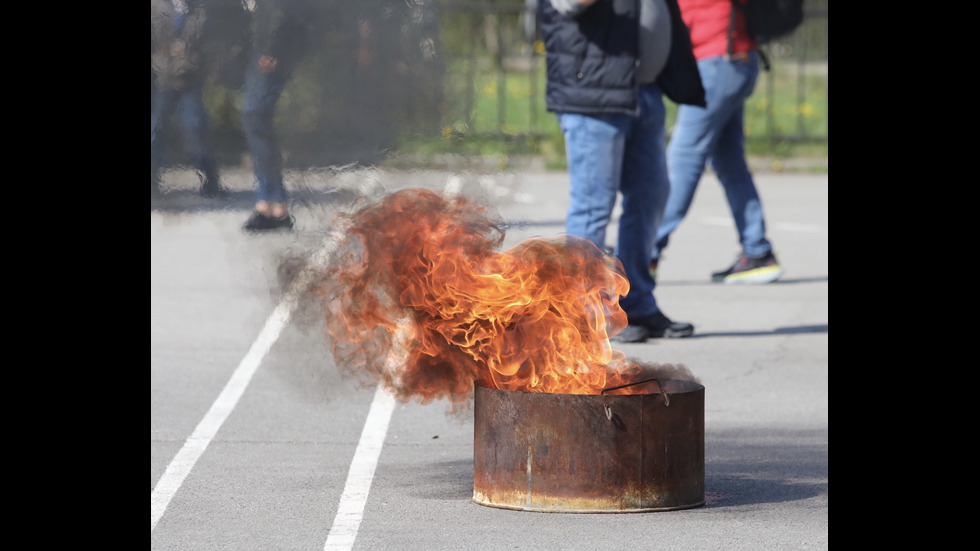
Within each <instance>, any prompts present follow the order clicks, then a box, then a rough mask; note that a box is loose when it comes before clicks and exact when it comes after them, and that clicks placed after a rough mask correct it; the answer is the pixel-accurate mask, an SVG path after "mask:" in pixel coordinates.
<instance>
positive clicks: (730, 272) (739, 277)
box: [711, 251, 783, 285]
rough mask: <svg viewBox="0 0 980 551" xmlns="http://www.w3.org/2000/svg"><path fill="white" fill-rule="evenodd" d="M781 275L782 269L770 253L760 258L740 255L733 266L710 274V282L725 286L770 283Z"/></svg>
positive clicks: (774, 256)
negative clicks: (724, 284)
mask: <svg viewBox="0 0 980 551" xmlns="http://www.w3.org/2000/svg"><path fill="white" fill-rule="evenodd" d="M782 275H783V268H782V266H780V265H779V261H777V260H776V255H774V254H772V251H769V252H768V253H766V255H765V256H763V257H762V258H752V257H749V256H745V255H744V254H740V255H739V256H738V259H737V260H736V261H735V264H732V266H731V267H730V268H728V269H727V270H723V271H720V272H715V273H713V274H711V281H715V282H719V283H726V284H748V285H753V284H760V283H772V282H773V281H776V280H777V279H779V278H780V277H781V276H782Z"/></svg>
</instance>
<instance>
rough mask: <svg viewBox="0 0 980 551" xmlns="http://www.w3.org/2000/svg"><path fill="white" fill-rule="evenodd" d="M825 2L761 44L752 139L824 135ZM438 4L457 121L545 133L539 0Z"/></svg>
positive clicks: (478, 128) (479, 127)
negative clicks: (789, 30) (762, 64)
mask: <svg viewBox="0 0 980 551" xmlns="http://www.w3.org/2000/svg"><path fill="white" fill-rule="evenodd" d="M827 3H828V0H808V1H807V2H806V3H805V4H804V10H805V14H804V22H803V25H802V26H801V27H800V28H799V29H797V31H796V32H794V34H793V35H791V36H789V37H787V38H786V39H782V40H779V41H776V42H773V43H770V44H768V45H766V46H765V47H764V49H765V51H766V53H767V54H768V57H769V59H770V61H771V63H772V67H771V70H769V71H766V72H763V73H762V75H761V77H760V80H759V83H758V85H757V87H756V92H755V94H754V95H753V97H752V99H751V100H750V102H749V106H748V107H749V108H748V109H747V113H746V119H747V124H746V126H747V129H748V131H749V135H748V139H750V140H756V139H765V140H770V141H787V142H823V143H825V142H826V141H827V122H826V121H827V107H828V104H827ZM436 9H437V10H438V13H439V21H440V26H441V27H442V28H443V40H442V55H443V57H444V63H445V64H446V66H447V67H448V68H449V75H450V79H449V81H448V82H447V86H448V91H447V98H448V101H449V102H450V105H452V109H453V112H454V113H456V114H457V116H458V117H459V120H458V121H457V122H456V124H457V125H458V126H459V127H461V128H462V129H464V130H465V131H466V133H467V134H468V135H481V134H491V135H493V134H506V135H512V136H521V135H528V136H535V135H540V134H543V133H547V132H548V125H550V124H552V119H553V117H550V116H548V117H546V116H544V113H545V111H544V107H543V103H544V73H543V70H542V69H543V64H544V51H543V46H542V45H541V43H540V32H539V28H538V24H537V20H536V9H537V8H536V0H524V1H523V3H521V2H520V1H519V0H511V1H507V0H503V1H467V0H441V1H439V2H437V3H436ZM447 29H452V30H451V31H448V32H447ZM454 31H455V32H454ZM515 88H517V89H518V90H519V91H518V92H516V93H515ZM490 93H492V94H493V95H494V97H493V98H492V100H490V101H488V99H489V98H486V97H482V98H481V94H482V95H484V96H485V95H487V94H490ZM481 99H482V101H481ZM481 106H482V107H483V111H482V112H481V111H480V107H481ZM488 108H490V109H492V114H491V113H488V112H487V109H488ZM788 114H794V115H795V116H787V115H788ZM787 120H792V121H793V123H792V124H787V123H786V121H787Z"/></svg>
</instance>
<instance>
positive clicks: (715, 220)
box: [701, 216, 827, 233]
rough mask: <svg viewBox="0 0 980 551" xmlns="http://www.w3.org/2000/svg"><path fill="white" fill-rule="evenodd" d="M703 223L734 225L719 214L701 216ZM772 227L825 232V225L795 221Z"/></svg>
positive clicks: (796, 230)
mask: <svg viewBox="0 0 980 551" xmlns="http://www.w3.org/2000/svg"><path fill="white" fill-rule="evenodd" d="M701 222H702V223H703V224H707V225H709V226H734V225H735V222H733V221H732V219H731V218H723V217H721V216H705V217H702V218H701ZM771 226H772V228H773V229H776V230H780V231H790V232H800V233H825V232H826V231H827V226H821V225H818V224H799V223H795V222H776V223H774V224H771Z"/></svg>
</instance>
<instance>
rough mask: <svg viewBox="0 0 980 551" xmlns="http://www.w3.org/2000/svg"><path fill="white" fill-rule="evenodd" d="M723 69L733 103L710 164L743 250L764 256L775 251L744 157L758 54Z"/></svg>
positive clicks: (727, 97)
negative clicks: (748, 106) (748, 105)
mask: <svg viewBox="0 0 980 551" xmlns="http://www.w3.org/2000/svg"><path fill="white" fill-rule="evenodd" d="M724 72H725V79H726V82H727V85H726V89H728V90H730V91H731V93H730V94H728V95H727V96H726V97H725V98H724V100H723V101H724V102H725V103H726V104H727V105H729V106H730V109H729V111H730V112H728V113H727V115H728V116H727V119H726V121H725V125H724V127H723V128H722V129H721V131H720V133H719V137H718V144H717V146H716V148H715V151H714V155H713V156H712V160H711V165H712V168H713V169H714V171H715V174H717V176H718V180H719V181H721V185H722V187H723V188H724V189H725V197H726V198H727V199H728V207H729V209H730V210H731V212H732V219H733V220H734V222H735V229H736V231H737V232H738V238H739V244H740V245H741V248H742V253H743V254H745V255H746V256H749V257H752V258H761V257H763V256H765V255H767V254H768V253H770V252H771V251H772V244H771V243H770V242H769V240H768V239H767V238H766V221H765V216H764V213H763V209H762V200H761V199H760V197H759V193H758V190H757V189H756V187H755V182H754V180H753V178H752V173H751V172H750V171H749V166H748V163H747V162H746V158H745V130H744V114H745V102H746V100H747V99H748V97H749V96H750V95H751V94H752V90H753V89H754V88H755V82H756V79H757V78H758V74H759V63H758V57H757V54H754V53H753V54H752V55H750V57H749V60H748V61H747V62H746V61H733V62H726V63H725V64H724Z"/></svg>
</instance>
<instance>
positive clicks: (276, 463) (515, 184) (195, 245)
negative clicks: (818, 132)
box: [150, 167, 829, 551]
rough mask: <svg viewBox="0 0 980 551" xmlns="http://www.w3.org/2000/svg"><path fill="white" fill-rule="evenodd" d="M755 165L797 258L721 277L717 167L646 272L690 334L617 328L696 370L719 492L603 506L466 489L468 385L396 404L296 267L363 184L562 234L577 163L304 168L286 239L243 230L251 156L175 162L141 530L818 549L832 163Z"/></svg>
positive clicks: (314, 545) (251, 539) (464, 545)
mask: <svg viewBox="0 0 980 551" xmlns="http://www.w3.org/2000/svg"><path fill="white" fill-rule="evenodd" d="M756 180H757V184H758V187H759V190H760V194H761V196H762V199H763V204H764V207H765V209H766V215H767V223H768V232H769V237H770V239H771V241H772V242H773V243H774V246H775V252H776V254H777V256H778V258H779V260H780V262H781V263H782V265H783V267H784V268H785V274H784V275H783V277H782V278H781V279H780V280H779V281H778V282H775V283H772V284H768V285H755V286H736V285H723V284H717V283H712V282H711V281H710V273H711V272H712V271H716V270H719V269H721V268H724V267H726V266H727V265H728V264H730V263H731V262H732V261H733V260H734V258H735V255H736V254H737V252H738V244H737V238H736V234H735V230H734V227H733V224H732V221H731V215H730V213H729V212H728V207H727V204H726V203H725V200H724V195H723V193H722V190H721V187H720V185H719V184H718V182H717V180H716V179H715V178H714V176H713V175H712V174H710V173H709V174H707V175H706V176H705V177H704V178H703V179H702V182H701V185H700V188H699V190H698V192H697V196H696V197H695V202H694V205H693V207H692V209H691V212H690V213H689V215H688V218H687V219H686V220H685V221H684V222H683V223H682V225H681V226H680V227H679V229H678V230H677V231H676V233H675V234H674V236H673V238H672V241H671V243H670V246H669V247H668V248H667V249H666V251H665V253H664V256H663V258H662V260H661V263H660V266H659V272H658V287H657V291H656V293H657V299H658V301H659V303H660V305H661V308H662V309H663V311H664V312H665V313H666V314H667V315H668V316H670V317H671V318H674V319H676V320H684V321H690V322H692V323H693V324H694V326H695V333H694V335H693V336H692V337H690V338H685V339H654V340H650V341H647V342H646V343H638V344H619V343H617V344H615V345H614V346H615V347H616V348H618V349H620V350H622V351H623V352H624V353H625V354H626V355H627V356H630V357H633V358H637V359H639V360H642V361H645V362H654V363H671V364H682V365H684V366H686V367H687V368H688V369H689V370H690V371H691V372H692V373H694V374H695V375H696V376H697V378H698V379H699V380H700V382H701V384H703V385H704V387H705V406H704V425H705V426H704V433H705V444H704V448H705V458H704V462H705V465H704V467H705V504H704V505H703V506H700V507H695V508H688V509H682V510H676V511H656V512H644V513H597V514H592V513H566V512H544V513H541V512H530V511H520V510H509V509H502V508H496V507H488V506H485V505H480V504H477V503H474V502H473V489H474V488H473V468H474V461H473V444H474V438H473V434H474V433H473V431H474V420H473V410H472V407H471V406H472V402H470V403H467V404H463V407H462V408H460V409H458V410H457V411H450V410H449V408H448V407H447V406H448V404H446V403H444V402H441V401H438V402H433V403H428V404H421V403H417V402H407V403H403V402H397V401H393V400H391V399H390V397H388V396H387V395H386V394H384V393H383V392H380V393H379V392H377V391H376V390H377V389H376V388H375V387H374V386H373V384H372V383H370V382H368V383H367V384H364V382H363V381H359V380H356V379H354V378H351V377H350V376H348V375H346V374H345V373H344V372H343V371H342V370H341V369H339V368H340V367H343V365H344V362H345V359H344V358H335V357H333V355H332V353H331V351H330V349H329V347H328V345H327V342H326V340H325V338H324V334H323V331H324V329H323V312H322V311H321V309H320V306H319V304H318V303H316V301H313V300H310V299H309V296H308V295H305V294H304V293H297V292H295V289H296V287H297V286H295V285H294V283H295V282H296V281H297V278H298V276H297V274H298V273H299V272H297V270H296V269H295V267H296V266H297V265H298V262H300V261H309V260H310V259H315V258H317V255H318V254H321V253H323V252H324V251H329V250H331V248H332V247H333V246H335V243H336V239H337V235H335V234H334V233H333V232H332V230H333V228H332V226H331V220H332V218H333V216H334V215H335V214H336V213H337V212H340V211H343V210H345V209H349V208H350V207H351V205H352V204H355V203H354V201H356V200H357V198H358V197H362V196H367V197H373V198H378V197H382V196H384V195H386V194H389V193H393V192H395V191H397V190H400V189H405V188H414V187H421V188H427V189H432V190H436V191H439V192H446V193H459V194H463V195H466V196H469V197H472V198H474V199H476V200H478V201H481V202H484V203H486V204H487V205H489V206H490V207H491V208H492V209H494V210H495V211H496V212H497V213H498V214H499V215H500V217H501V218H502V219H503V220H504V221H505V222H506V228H507V234H506V237H505V241H504V244H503V247H505V248H506V247H510V246H512V245H515V244H518V243H521V242H522V241H524V240H526V239H528V238H531V237H537V236H556V235H558V234H560V233H561V232H562V231H563V229H564V218H565V209H566V207H567V201H568V176H567V174H566V173H564V172H549V171H544V170H538V169H533V168H528V169H504V170H496V171H495V170H473V171H467V170H432V171H421V170H382V169H377V168H363V167H361V168H358V167H347V168H337V169H323V170H307V171H290V172H288V173H287V177H286V181H287V186H289V188H290V192H291V193H292V201H293V207H292V212H293V214H294V215H295V217H296V225H295V228H294V231H293V232H290V233H283V234H275V235H246V234H244V233H243V232H242V231H241V229H240V228H241V225H242V224H243V223H244V222H245V220H246V218H247V217H248V214H249V211H250V209H251V205H252V199H253V195H252V190H251V178H250V175H249V172H248V171H247V169H245V168H243V169H241V170H228V171H226V173H225V184H226V185H227V186H228V187H229V188H230V192H231V193H230V195H229V196H228V197H226V198H224V199H205V198H201V197H199V196H198V195H197V193H196V185H197V183H196V179H195V177H194V175H193V174H192V173H190V172H186V171H174V172H170V173H167V174H165V176H164V182H165V190H166V193H164V194H163V196H162V197H160V198H157V199H153V200H152V201H151V212H150V261H151V278H150V305H151V312H150V314H151V315H150V372H151V383H150V488H151V499H150V502H151V527H150V541H151V549H154V550H180V551H193V550H209V551H210V550H221V549H237V550H292V549H295V550H317V549H338V550H339V549H353V550H383V549H393V550H395V549H397V550H415V549H419V550H422V549H424V550H432V551H439V550H468V549H493V550H497V549H500V550H503V549H524V550H534V551H539V550H552V549H553V550H559V549H560V550H588V551H594V550H596V549H606V550H626V549H630V550H636V549H641V550H642V549H650V550H654V549H655V550H726V551H729V550H747V551H748V550H751V551H757V550H760V549H779V550H797V549H807V550H811V549H816V550H819V549H827V548H828V546H829V532H828V431H829V425H828V417H829V416H828V410H829V400H828V393H829V385H828V374H829V364H828V340H827V337H828V177H827V174H826V173H825V172H824V173H817V174H815V173H804V172H796V173H787V172H772V171H760V172H757V174H756ZM614 230H615V225H614V226H613V227H612V228H610V233H609V239H610V240H612V239H614V235H615V232H614Z"/></svg>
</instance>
